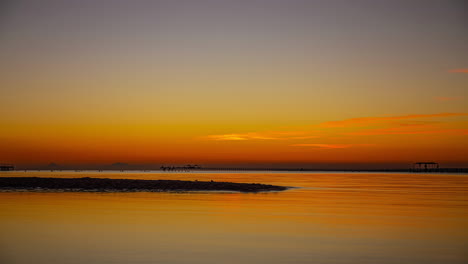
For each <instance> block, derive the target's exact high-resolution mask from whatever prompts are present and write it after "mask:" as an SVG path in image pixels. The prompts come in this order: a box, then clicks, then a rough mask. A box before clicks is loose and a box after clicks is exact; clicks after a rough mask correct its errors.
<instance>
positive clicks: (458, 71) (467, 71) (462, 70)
mask: <svg viewBox="0 0 468 264" xmlns="http://www.w3.org/2000/svg"><path fill="white" fill-rule="evenodd" d="M449 72H452V73H468V68H465V69H453V70H449Z"/></svg>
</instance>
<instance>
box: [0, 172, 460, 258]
mask: <svg viewBox="0 0 468 264" xmlns="http://www.w3.org/2000/svg"><path fill="white" fill-rule="evenodd" d="M1 176H42V177H46V176H47V177H50V176H52V177H107V178H141V179H188V180H194V179H198V180H211V179H213V180H216V181H233V182H258V183H270V184H277V185H285V186H296V187H301V188H297V189H292V190H289V191H285V192H276V193H261V194H243V193H216V192H212V193H208V192H204V193H145V192H140V193H60V192H56V193H46V192H0V263H2V264H9V263H28V264H29V263H319V264H320V263H372V264H375V263H411V264H418V263H448V264H450V263H460V264H461V263H465V264H466V263H468V175H449V174H446V175H433V174H428V175H423V174H396V173H372V174H361V173H259V172H256V173H143V172H142V173H110V172H102V173H97V172H26V173H25V172H4V173H0V177H1Z"/></svg>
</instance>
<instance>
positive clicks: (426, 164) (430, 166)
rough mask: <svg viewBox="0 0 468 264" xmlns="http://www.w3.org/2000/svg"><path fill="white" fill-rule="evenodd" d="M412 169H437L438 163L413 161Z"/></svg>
mask: <svg viewBox="0 0 468 264" xmlns="http://www.w3.org/2000/svg"><path fill="white" fill-rule="evenodd" d="M411 170H412V171H416V172H418V171H438V170H439V163H437V162H433V161H430V162H415V163H413V166H412V167H411Z"/></svg>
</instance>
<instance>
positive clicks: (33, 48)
mask: <svg viewBox="0 0 468 264" xmlns="http://www.w3.org/2000/svg"><path fill="white" fill-rule="evenodd" d="M208 2H210V1H159V0H158V1H150V2H148V1H136V2H135V3H127V2H126V1H117V3H115V4H113V5H112V6H109V4H106V3H105V2H102V3H96V2H95V1H83V2H82V3H80V5H79V6H76V3H73V1H69V2H68V1H64V2H63V3H59V2H57V1H41V4H37V3H35V2H34V1H24V3H23V4H21V5H19V4H18V5H17V4H13V3H12V4H10V5H8V6H5V11H3V14H2V27H1V28H0V56H1V57H2V58H4V59H2V60H1V61H0V70H1V72H2V77H1V78H0V92H1V97H0V100H1V104H0V116H1V117H2V118H1V124H0V163H14V164H17V165H18V166H23V167H28V166H37V165H41V164H48V163H51V162H55V163H58V164H63V165H68V166H84V165H86V164H88V165H89V164H94V165H99V164H112V163H114V162H126V163H130V164H176V163H179V164H185V163H199V164H205V165H207V166H211V165H217V164H218V165H219V164H223V165H226V164H236V166H237V165H238V166H241V165H249V166H253V165H255V164H258V165H259V166H260V165H261V164H264V165H265V164H268V165H271V164H277V166H281V164H286V165H288V164H289V165H290V166H293V165H294V166H296V165H297V166H302V167H307V166H308V165H311V164H333V163H337V164H338V163H339V164H376V163H378V164H397V165H398V166H402V167H407V166H408V164H410V163H412V162H415V161H437V162H440V163H442V164H446V165H447V166H468V159H467V157H468V155H467V153H468V151H467V150H468V132H467V131H468V104H467V102H466V100H467V98H468V94H467V91H468V89H467V87H468V70H467V67H468V53H467V52H466V43H468V36H467V34H466V19H465V17H464V16H463V12H460V6H458V4H457V3H456V2H455V1H453V2H452V1H447V2H444V3H443V4H441V3H440V1H425V2H424V3H425V4H424V6H421V5H413V4H410V3H408V2H407V1H389V2H388V3H385V4H373V3H365V4H364V3H361V4H356V3H353V4H350V3H347V1H343V3H341V2H340V3H338V2H334V1H330V2H328V1H322V2H321V1H317V2H313V1H311V2H308V1H306V2H304V1H294V0H292V1H285V2H281V1H263V0H258V1H253V2H252V3H250V4H249V5H247V4H246V3H244V2H242V1H239V2H237V1H232V3H228V2H225V1H220V2H216V1H215V2H210V3H208ZM359 5H361V6H359ZM291 164H292V165H291ZM289 165H288V166H289ZM314 166H315V165H314ZM316 166H319V165H316Z"/></svg>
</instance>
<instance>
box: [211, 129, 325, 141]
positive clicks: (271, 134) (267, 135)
mask: <svg viewBox="0 0 468 264" xmlns="http://www.w3.org/2000/svg"><path fill="white" fill-rule="evenodd" d="M311 134H312V132H310V131H266V132H250V133H232V134H221V135H209V136H206V137H204V138H203V139H205V140H216V141H241V140H299V139H310V138H317V137H318V136H316V135H311Z"/></svg>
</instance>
